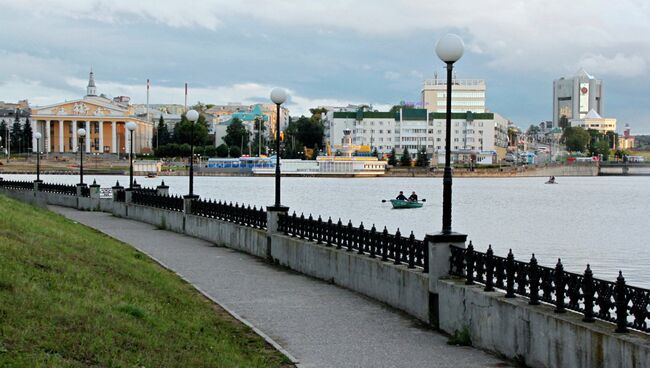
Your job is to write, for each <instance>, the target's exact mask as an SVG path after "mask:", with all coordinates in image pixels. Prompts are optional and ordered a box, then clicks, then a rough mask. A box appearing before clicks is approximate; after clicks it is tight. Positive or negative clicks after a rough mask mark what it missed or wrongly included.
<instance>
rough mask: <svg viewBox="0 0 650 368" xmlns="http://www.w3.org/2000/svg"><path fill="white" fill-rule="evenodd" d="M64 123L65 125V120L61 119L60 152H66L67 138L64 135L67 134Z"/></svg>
mask: <svg viewBox="0 0 650 368" xmlns="http://www.w3.org/2000/svg"><path fill="white" fill-rule="evenodd" d="M64 125H65V121H64V120H59V152H60V153H64V152H65V145H64V142H65V140H64V139H63V137H64V136H65V131H64V129H63V126H64Z"/></svg>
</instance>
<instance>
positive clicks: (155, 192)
mask: <svg viewBox="0 0 650 368" xmlns="http://www.w3.org/2000/svg"><path fill="white" fill-rule="evenodd" d="M133 190H134V191H138V192H140V193H144V194H149V195H158V190H157V189H155V188H146V187H137V188H133Z"/></svg>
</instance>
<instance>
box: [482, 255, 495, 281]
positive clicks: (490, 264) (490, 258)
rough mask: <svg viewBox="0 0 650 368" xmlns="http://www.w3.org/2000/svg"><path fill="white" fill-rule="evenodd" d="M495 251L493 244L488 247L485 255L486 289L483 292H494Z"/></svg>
mask: <svg viewBox="0 0 650 368" xmlns="http://www.w3.org/2000/svg"><path fill="white" fill-rule="evenodd" d="M493 278H494V251H493V250H492V244H489V245H488V250H487V252H486V253H485V288H484V289H483V291H494V280H493Z"/></svg>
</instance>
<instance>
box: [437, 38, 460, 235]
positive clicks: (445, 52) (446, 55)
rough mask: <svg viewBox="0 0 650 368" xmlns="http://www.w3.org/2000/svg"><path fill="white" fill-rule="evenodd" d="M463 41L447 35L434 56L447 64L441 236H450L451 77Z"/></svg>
mask: <svg viewBox="0 0 650 368" xmlns="http://www.w3.org/2000/svg"><path fill="white" fill-rule="evenodd" d="M463 49H464V45H463V40H462V39H461V38H460V37H458V36H457V35H455V34H447V35H445V36H444V37H442V38H441V39H440V40H439V41H438V44H437V45H436V54H437V55H438V57H439V58H440V60H442V61H444V62H445V63H446V64H447V116H446V124H445V126H446V131H445V140H446V142H445V143H446V144H445V171H444V176H443V180H442V185H443V191H442V193H443V194H442V234H451V233H452V231H451V185H452V172H451V76H452V74H451V73H452V70H453V68H454V63H455V62H456V61H458V60H459V59H460V58H461V57H462V56H463Z"/></svg>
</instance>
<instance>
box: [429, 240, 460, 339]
mask: <svg viewBox="0 0 650 368" xmlns="http://www.w3.org/2000/svg"><path fill="white" fill-rule="evenodd" d="M424 241H425V243H426V244H427V250H426V251H427V252H428V253H429V273H428V276H429V323H430V324H431V325H433V326H434V327H439V325H440V305H439V295H438V279H442V278H446V277H448V275H449V271H450V269H451V268H450V265H449V261H450V259H451V248H450V246H455V247H459V248H463V249H464V248H465V241H467V235H465V234H459V233H451V234H445V233H438V234H427V235H426V236H425V238H424Z"/></svg>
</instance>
